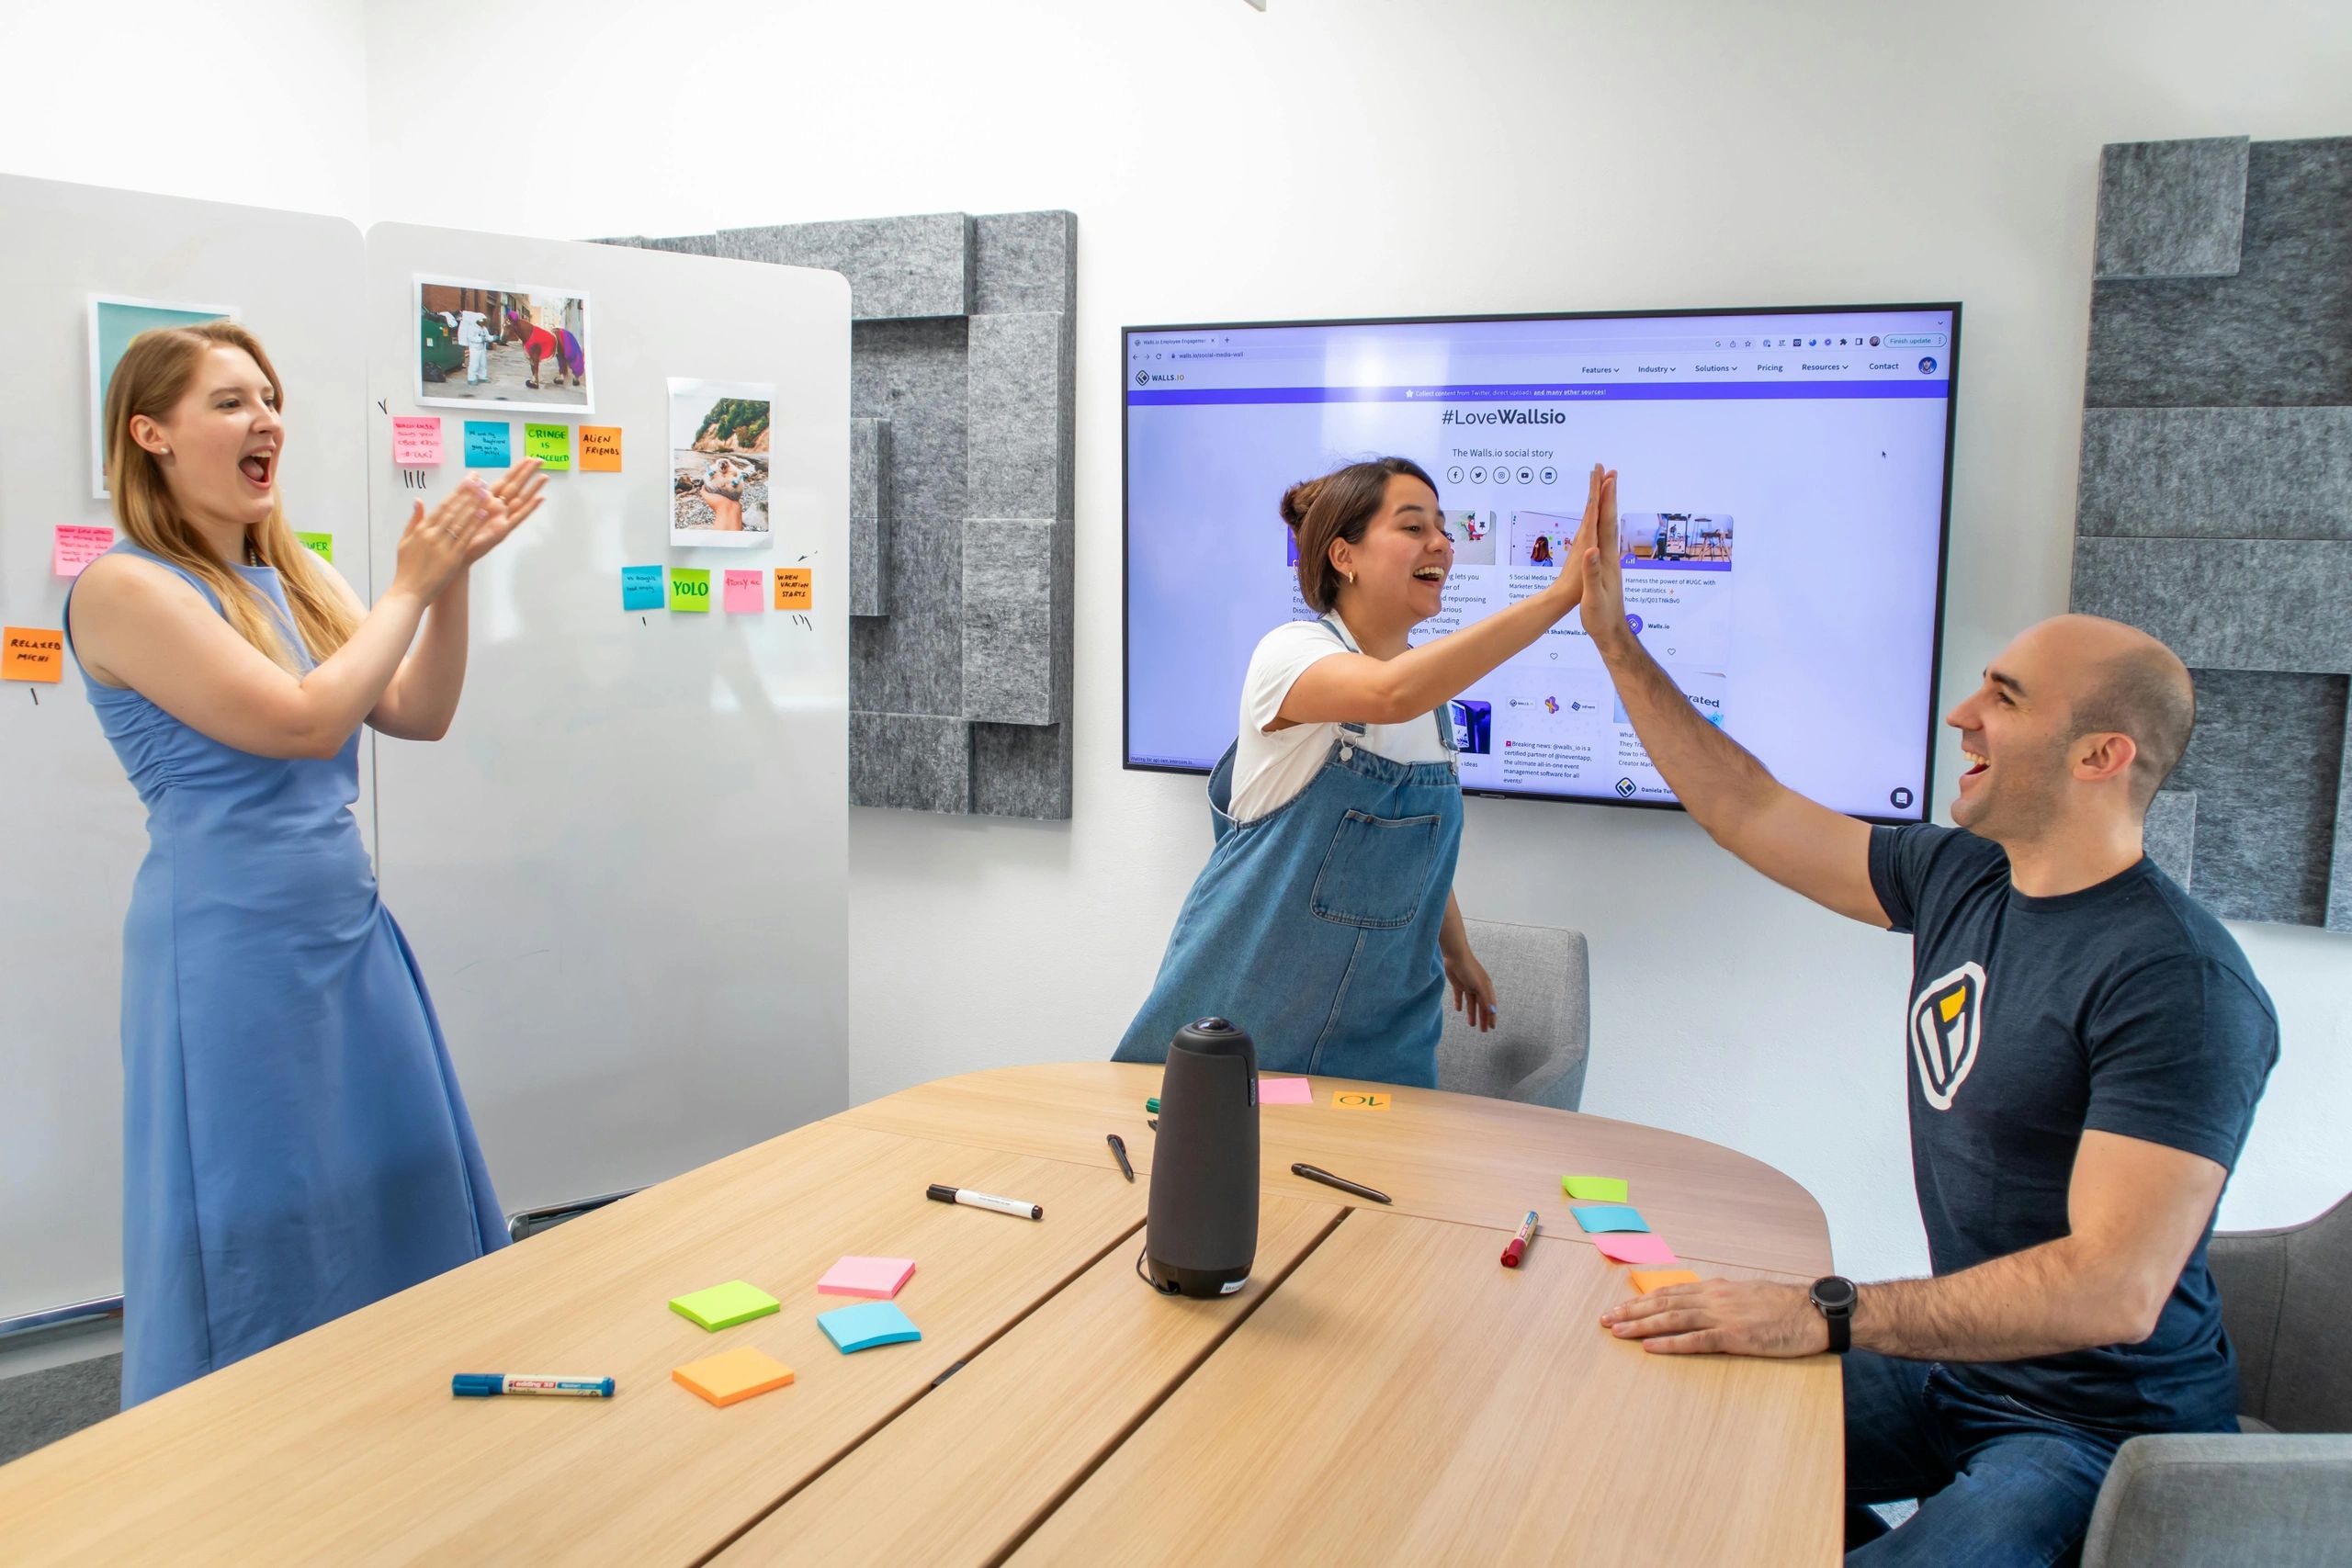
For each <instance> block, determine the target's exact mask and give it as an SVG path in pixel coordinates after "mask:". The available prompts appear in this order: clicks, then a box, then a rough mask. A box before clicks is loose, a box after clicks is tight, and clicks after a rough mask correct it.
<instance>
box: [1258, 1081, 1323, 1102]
mask: <svg viewBox="0 0 2352 1568" xmlns="http://www.w3.org/2000/svg"><path fill="white" fill-rule="evenodd" d="M1258 1103H1259V1104H1261V1105H1312V1104H1314V1103H1315V1086H1314V1085H1312V1084H1310V1083H1308V1082H1307V1081H1306V1079H1305V1078H1267V1077H1261V1078H1260V1079H1259V1080H1258Z"/></svg>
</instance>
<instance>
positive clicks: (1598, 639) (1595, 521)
mask: <svg viewBox="0 0 2352 1568" xmlns="http://www.w3.org/2000/svg"><path fill="white" fill-rule="evenodd" d="M1594 472H1595V474H1596V475H1598V476H1599V478H1598V479H1596V481H1595V484H1594V491H1593V499H1592V502H1591V503H1590V504H1589V505H1587V506H1586V508H1585V513H1584V526H1583V527H1581V528H1579V529H1577V543H1576V565H1577V570H1578V571H1580V572H1582V573H1583V574H1584V599H1583V602H1582V604H1581V606H1580V608H1581V610H1582V613H1583V615H1584V629H1585V632H1586V635H1588V636H1589V637H1591V638H1592V640H1593V642H1594V644H1595V645H1596V646H1598V647H1601V648H1603V649H1605V648H1606V647H1607V646H1608V644H1609V643H1610V642H1611V641H1613V640H1614V639H1616V638H1619V637H1628V636H1631V635H1632V632H1631V628H1630V627H1629V626H1627V624H1626V621H1625V568H1624V561H1623V557H1622V556H1621V555H1620V554H1619V550H1620V548H1621V546H1620V545H1619V543H1618V540H1617V472H1616V470H1615V469H1613V468H1611V469H1610V470H1608V471H1607V472H1605V473H1603V472H1602V471H1601V470H1600V469H1598V468H1596V469H1595V470H1594Z"/></svg>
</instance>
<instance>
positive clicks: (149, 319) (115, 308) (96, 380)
mask: <svg viewBox="0 0 2352 1568" xmlns="http://www.w3.org/2000/svg"><path fill="white" fill-rule="evenodd" d="M236 319H237V308H236V307H235V306H234V305H175V304H167V303H165V302H164V301H163V300H161V299H125V298H123V297H121V296H119V295H112V294H93V295H91V296H90V494H91V496H92V497H93V498H94V499H96V500H98V501H105V500H107V499H109V498H108V497H107V387H108V386H110V385H111V384H112V383H113V381H114V367H116V366H118V365H119V364H121V363H122V355H123V351H124V350H125V349H127V348H129V347H130V340H131V339H132V338H135V337H137V336H138V335H139V334H140V333H143V332H145V331H146V330H147V329H148V328H150V327H187V326H194V325H196V324H197V323H198V322H199V321H235V320H236Z"/></svg>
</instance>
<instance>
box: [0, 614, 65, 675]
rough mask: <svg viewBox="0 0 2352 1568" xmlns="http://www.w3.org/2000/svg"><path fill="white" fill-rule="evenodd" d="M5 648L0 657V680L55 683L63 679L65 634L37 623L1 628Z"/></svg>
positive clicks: (0, 635)
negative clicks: (5, 644) (34, 624)
mask: <svg viewBox="0 0 2352 1568" xmlns="http://www.w3.org/2000/svg"><path fill="white" fill-rule="evenodd" d="M0 637H6V638H7V651H6V657H5V658H0V681H40V682H47V683H48V684H50V685H52V686H53V685H55V684H56V683H57V682H60V681H62V680H63V679H65V634H64V633H63V632H53V631H50V630H48V629H46V628H44V627H40V626H8V627H5V628H0Z"/></svg>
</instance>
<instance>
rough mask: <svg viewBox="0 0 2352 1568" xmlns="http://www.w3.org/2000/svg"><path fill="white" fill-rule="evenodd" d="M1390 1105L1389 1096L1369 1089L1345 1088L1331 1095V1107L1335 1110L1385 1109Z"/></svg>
mask: <svg viewBox="0 0 2352 1568" xmlns="http://www.w3.org/2000/svg"><path fill="white" fill-rule="evenodd" d="M1388 1105H1389V1099H1388V1096H1386V1095H1385V1094H1374V1093H1373V1092H1372V1091H1371V1090H1369V1089H1340V1090H1339V1091H1338V1092H1336V1093H1334V1094H1333V1095H1332V1096H1331V1107H1332V1109H1333V1110H1335V1111H1385V1110H1387V1109H1388Z"/></svg>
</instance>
